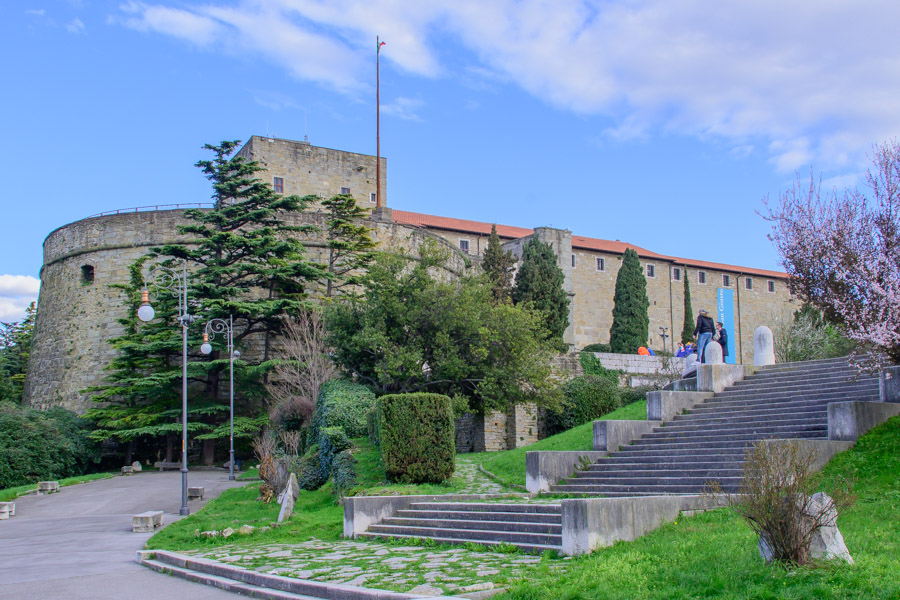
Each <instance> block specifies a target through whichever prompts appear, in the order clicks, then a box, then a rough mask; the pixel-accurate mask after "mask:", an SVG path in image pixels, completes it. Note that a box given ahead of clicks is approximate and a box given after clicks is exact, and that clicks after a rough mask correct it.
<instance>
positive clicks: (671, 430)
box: [640, 421, 828, 441]
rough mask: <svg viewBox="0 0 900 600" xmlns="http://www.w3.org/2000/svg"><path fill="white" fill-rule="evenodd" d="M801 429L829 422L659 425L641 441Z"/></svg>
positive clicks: (821, 428) (818, 428)
mask: <svg viewBox="0 0 900 600" xmlns="http://www.w3.org/2000/svg"><path fill="white" fill-rule="evenodd" d="M801 431H824V432H827V431H828V422H827V421H821V422H813V423H805V422H801V423H791V424H789V425H763V424H758V423H753V424H749V425H745V426H742V427H716V428H710V427H657V428H655V429H654V430H653V431H651V432H650V433H645V434H644V435H643V436H641V438H640V439H641V441H650V440H673V439H680V438H684V439H693V440H706V439H713V438H716V439H720V438H721V439H725V437H726V436H746V435H756V434H759V435H772V436H774V437H782V434H784V435H791V434H793V433H794V432H801Z"/></svg>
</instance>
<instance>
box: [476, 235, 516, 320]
mask: <svg viewBox="0 0 900 600" xmlns="http://www.w3.org/2000/svg"><path fill="white" fill-rule="evenodd" d="M515 264H516V257H515V256H514V255H513V253H512V252H510V251H508V250H507V251H504V250H503V246H501V245H500V236H499V235H497V226H496V225H491V236H490V237H489V238H488V244H487V249H485V251H484V260H483V261H482V263H481V268H482V269H483V270H484V272H485V274H486V275H487V278H488V281H489V282H490V286H491V291H492V293H493V295H494V301H495V302H497V303H500V302H505V301H506V300H508V299H509V297H510V295H511V294H512V272H513V268H514V266H515Z"/></svg>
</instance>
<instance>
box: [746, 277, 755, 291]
mask: <svg viewBox="0 0 900 600" xmlns="http://www.w3.org/2000/svg"><path fill="white" fill-rule="evenodd" d="M744 287H745V288H747V289H748V290H752V289H753V279H752V278H750V277H747V278H746V279H744Z"/></svg>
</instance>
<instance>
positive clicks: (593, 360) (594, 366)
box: [578, 351, 622, 385]
mask: <svg viewBox="0 0 900 600" xmlns="http://www.w3.org/2000/svg"><path fill="white" fill-rule="evenodd" d="M578 359H579V362H581V368H582V369H583V370H584V374H585V375H597V376H598V377H604V378H606V379H609V380H610V381H612V382H613V383H615V384H616V385H619V375H620V374H621V373H622V371H619V370H617V369H607V368H606V367H604V366H603V364H602V363H601V362H600V359H599V358H597V357H596V356H594V355H593V354H591V353H590V352H587V351H583V352H582V353H581V354H579V355H578Z"/></svg>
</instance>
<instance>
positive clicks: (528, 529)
mask: <svg viewBox="0 0 900 600" xmlns="http://www.w3.org/2000/svg"><path fill="white" fill-rule="evenodd" d="M360 537H370V538H371V537H388V538H407V539H416V538H428V539H431V540H434V541H436V542H439V543H442V544H466V543H473V544H481V545H484V546H497V545H501V544H512V545H515V546H517V547H519V548H520V549H522V550H525V551H526V552H534V553H536V554H539V553H541V552H543V551H545V550H559V549H560V547H561V545H562V509H561V507H560V505H559V504H536V503H535V504H526V503H494V502H483V503H473V502H465V503H463V502H454V503H451V502H420V503H413V504H412V505H410V507H409V509H401V510H398V511H397V512H396V513H395V515H394V516H392V517H388V518H386V519H384V520H383V521H381V523H379V524H377V525H371V526H370V527H369V529H368V531H366V532H365V533H363V534H361V535H360Z"/></svg>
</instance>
